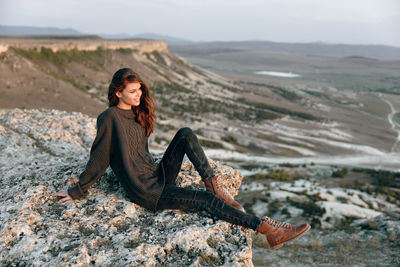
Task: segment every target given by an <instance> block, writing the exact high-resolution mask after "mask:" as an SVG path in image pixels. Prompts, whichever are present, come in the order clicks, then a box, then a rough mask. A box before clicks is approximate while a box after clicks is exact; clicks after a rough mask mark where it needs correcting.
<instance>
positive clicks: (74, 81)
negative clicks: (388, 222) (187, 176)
mask: <svg viewBox="0 0 400 267" xmlns="http://www.w3.org/2000/svg"><path fill="white" fill-rule="evenodd" d="M1 45H2V46H3V47H7V50H5V51H4V52H3V53H1V54H0V90H1V93H2V95H3V96H4V97H2V98H1V100H0V101H1V103H0V104H1V107H3V108H15V107H18V108H56V109H60V110H66V111H79V112H83V113H86V114H88V115H90V116H92V117H96V116H97V115H98V114H99V113H100V112H101V111H102V110H103V109H104V108H105V107H106V94H107V87H108V84H109V82H110V79H111V76H112V74H113V73H114V72H115V71H116V70H117V69H118V68H121V67H126V66H129V67H131V68H133V69H135V70H136V71H137V72H138V73H139V74H140V75H141V76H142V78H143V79H144V80H145V81H147V82H148V83H149V84H150V85H151V90H152V92H153V93H154V95H155V97H156V99H157V104H158V109H157V112H158V115H159V122H158V124H157V127H156V131H155V133H154V134H153V135H152V136H151V137H152V139H151V145H152V147H153V148H154V149H156V150H157V149H159V150H162V149H164V148H165V145H166V144H167V143H168V142H169V140H171V138H172V136H173V134H174V132H175V131H176V130H177V129H178V128H179V127H182V126H190V127H192V128H193V129H194V130H195V131H196V133H197V134H198V135H199V137H200V140H201V142H202V145H204V146H205V147H207V148H209V149H210V150H209V153H211V154H212V155H214V156H215V157H220V156H221V153H223V154H224V155H231V157H232V158H235V157H236V156H235V155H234V154H232V152H235V153H237V152H239V153H250V154H253V155H264V156H267V155H271V156H274V155H279V156H290V157H291V156H307V157H310V156H313V157H318V156H321V155H326V156H328V155H329V156H333V155H343V154H347V155H351V154H358V153H365V152H366V153H369V154H371V155H381V154H382V153H386V152H391V151H394V152H395V151H398V150H399V149H400V147H399V146H397V145H394V142H395V140H396V135H397V133H396V131H393V129H391V124H390V122H389V121H388V119H387V116H388V114H391V113H393V114H392V115H393V116H394V114H396V112H397V110H398V109H399V105H400V97H397V96H390V97H387V96H385V95H383V96H378V95H376V94H367V95H360V96H357V97H355V96H354V95H353V94H349V93H347V92H345V93H342V92H339V91H335V90H333V89H332V90H331V91H326V90H322V89H317V88H310V87H309V86H308V84H307V83H304V84H301V83H300V84H297V85H290V84H289V85H286V84H284V83H279V82H277V81H276V80H274V79H271V80H270V82H269V83H266V82H265V80H264V81H263V82H259V80H257V79H254V80H253V81H250V80H249V79H248V78H246V79H242V80H240V79H237V78H232V77H231V78H225V77H223V76H220V75H218V74H215V73H212V72H210V71H207V70H205V69H202V68H199V67H197V66H194V65H192V64H190V63H188V62H187V61H186V60H185V59H183V58H181V57H179V56H177V55H175V54H173V53H171V52H170V51H169V50H168V47H167V46H166V43H165V42H163V41H149V40H115V41H110V40H102V39H82V40H80V39H79V38H75V39H63V38H60V37H57V38H54V39H40V38H33V39H24V38H2V39H1ZM238 77H239V78H240V76H238ZM385 101H389V102H390V103H391V104H392V105H393V107H392V110H391V106H390V105H388V104H387V103H386V102H385ZM376 103H381V104H380V105H376ZM382 103H383V104H384V105H382ZM378 135H379V138H377V137H376V136H378ZM213 149H215V150H213ZM239 155H240V154H239ZM240 157H241V156H240ZM327 161H329V159H327ZM362 164H364V163H362ZM390 164H391V163H389V166H390ZM389 166H388V167H389ZM239 168H240V166H239Z"/></svg>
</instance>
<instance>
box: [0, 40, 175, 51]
mask: <svg viewBox="0 0 400 267" xmlns="http://www.w3.org/2000/svg"><path fill="white" fill-rule="evenodd" d="M11 46H12V47H18V48H22V49H32V48H34V49H36V50H40V48H41V47H46V48H50V49H51V50H52V51H53V52H57V51H59V50H72V49H74V48H75V49H77V50H79V51H82V50H87V51H94V50H96V49H97V48H98V47H102V48H104V49H113V50H116V49H132V50H137V51H139V52H141V53H150V52H153V51H158V52H165V51H167V50H168V49H167V42H166V41H157V40H144V39H135V40H105V39H100V38H87V39H71V38H69V39H68V40H65V39H54V38H53V39H51V38H15V37H1V38H0V53H3V52H6V51H7V50H8V48H9V47H11Z"/></svg>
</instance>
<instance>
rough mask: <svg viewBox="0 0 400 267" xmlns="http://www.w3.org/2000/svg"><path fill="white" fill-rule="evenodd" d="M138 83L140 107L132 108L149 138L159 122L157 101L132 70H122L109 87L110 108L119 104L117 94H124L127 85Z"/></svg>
mask: <svg viewBox="0 0 400 267" xmlns="http://www.w3.org/2000/svg"><path fill="white" fill-rule="evenodd" d="M133 82H138V83H140V84H141V87H140V89H141V90H142V96H141V97H140V104H139V106H132V110H133V113H135V115H136V118H135V120H136V121H137V122H138V123H140V124H141V125H142V126H143V127H144V128H145V130H146V136H149V135H150V134H151V133H152V132H153V129H154V125H155V123H156V121H157V118H156V114H155V112H154V110H155V101H154V98H153V96H152V95H151V93H150V90H149V87H148V86H147V84H146V83H145V82H143V80H142V79H141V78H140V77H139V75H138V74H137V73H136V72H134V71H133V70H132V69H130V68H122V69H119V70H117V72H115V73H114V75H113V77H112V80H111V83H110V86H109V87H108V106H109V107H112V106H116V105H117V104H118V102H119V98H118V97H117V95H116V93H117V92H122V91H123V90H124V89H125V86H126V84H127V83H133Z"/></svg>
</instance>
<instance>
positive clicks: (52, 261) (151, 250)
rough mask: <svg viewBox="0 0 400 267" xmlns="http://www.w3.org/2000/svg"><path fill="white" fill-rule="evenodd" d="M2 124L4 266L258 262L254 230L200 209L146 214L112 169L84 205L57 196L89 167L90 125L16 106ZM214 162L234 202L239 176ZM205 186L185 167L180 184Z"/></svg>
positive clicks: (3, 113)
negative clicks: (254, 254) (254, 256)
mask: <svg viewBox="0 0 400 267" xmlns="http://www.w3.org/2000/svg"><path fill="white" fill-rule="evenodd" d="M0 122H1V123H0V152H1V153H0V158H1V161H0V162H1V163H0V169H1V173H2V176H1V187H0V201H1V203H2V204H1V206H0V212H1V215H0V225H1V226H0V244H1V245H0V248H1V249H0V265H2V266H4V265H6V266H19V265H34V266H40V265H46V266H58V265H64V264H71V265H74V266H75V265H76V266H86V265H91V264H93V265H95V266H103V265H107V266H108V265H112V266H137V265H140V266H159V265H167V266H169V265H171V266H183V265H185V266H186V265H189V266H198V265H228V266H252V265H253V264H252V251H251V242H252V239H251V230H249V229H245V228H243V227H240V226H235V225H232V224H230V223H227V222H224V221H221V220H215V219H212V218H209V217H208V216H206V215H205V214H197V213H195V212H183V211H179V210H165V211H159V212H150V211H148V210H146V209H144V208H142V207H140V206H138V205H136V204H133V203H132V202H129V201H128V198H127V197H126V195H125V193H124V191H123V189H122V188H121V186H120V185H119V183H118V181H117V179H116V177H115V176H114V174H113V172H112V171H111V169H108V170H107V171H106V173H105V174H104V175H103V177H102V178H101V179H100V181H98V182H97V183H96V184H95V185H93V186H92V187H91V189H89V191H90V194H89V196H88V197H87V198H85V199H83V200H80V201H68V202H66V203H63V204H60V203H58V199H54V198H52V197H51V194H52V193H54V192H56V191H59V190H62V189H66V188H67V186H68V185H71V183H72V182H73V180H74V179H71V177H75V179H76V177H78V176H79V174H80V173H81V172H82V171H83V170H84V167H85V165H86V163H87V160H88V157H89V150H90V146H91V144H92V142H93V139H94V137H95V134H96V131H95V119H94V118H89V117H88V116H86V115H83V114H81V113H76V112H71V113H68V112H62V111H57V110H44V109H41V110H21V109H12V110H0ZM155 158H156V159H157V160H160V159H161V155H157V156H156V157H155ZM210 164H211V166H212V167H213V168H214V170H215V171H216V172H217V173H218V174H220V175H222V176H223V177H224V178H226V179H224V180H225V186H226V188H227V189H228V191H229V192H230V193H231V194H232V195H236V194H237V192H238V188H239V186H240V184H241V180H242V176H241V175H240V174H239V173H238V172H237V171H236V170H234V169H232V168H230V167H228V166H223V165H221V164H220V163H219V162H214V161H213V160H211V159H210ZM200 183H201V180H200V176H199V174H198V173H197V171H196V170H195V169H194V167H193V165H192V164H191V163H190V162H189V161H185V162H184V163H183V165H182V170H181V173H180V175H179V177H178V184H179V185H180V186H183V187H192V188H199V190H204V186H203V185H201V184H200Z"/></svg>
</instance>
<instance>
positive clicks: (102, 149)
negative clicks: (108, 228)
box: [67, 113, 113, 199]
mask: <svg viewBox="0 0 400 267" xmlns="http://www.w3.org/2000/svg"><path fill="white" fill-rule="evenodd" d="M96 125H97V135H96V138H95V139H94V141H93V144H92V148H91V149H90V158H89V161H88V163H87V164H86V168H85V171H83V172H82V174H81V175H80V176H79V182H78V183H76V184H75V186H73V187H70V188H68V190H67V192H68V195H69V196H70V197H71V198H72V199H79V198H82V197H86V196H87V195H88V194H89V192H88V189H89V187H90V186H91V185H92V184H94V183H95V182H97V180H99V179H100V177H101V176H102V175H103V174H104V172H105V171H106V169H107V167H108V165H109V163H110V155H111V140H112V130H113V124H112V120H111V118H110V116H106V114H104V113H102V114H100V115H99V117H98V118H97V124H96Z"/></svg>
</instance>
